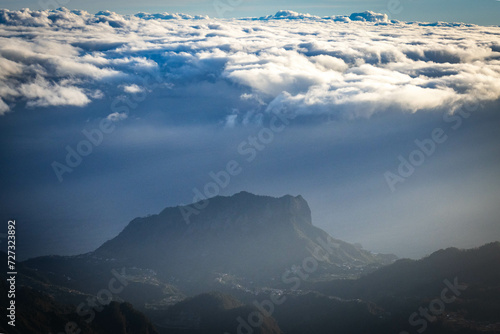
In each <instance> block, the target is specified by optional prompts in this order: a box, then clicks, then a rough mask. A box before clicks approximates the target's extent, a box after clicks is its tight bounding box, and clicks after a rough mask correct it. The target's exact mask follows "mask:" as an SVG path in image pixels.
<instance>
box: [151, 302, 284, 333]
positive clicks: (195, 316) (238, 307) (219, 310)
mask: <svg viewBox="0 0 500 334" xmlns="http://www.w3.org/2000/svg"><path fill="white" fill-rule="evenodd" d="M258 312H259V310H258V309H257V308H256V307H255V306H250V305H245V304H243V303H241V302H240V301H238V300H237V299H235V298H234V297H232V296H230V295H227V294H223V293H220V292H209V293H203V294H200V295H197V296H195V297H192V298H188V299H186V300H184V301H182V302H179V303H178V304H176V305H174V306H172V307H171V308H169V309H168V310H167V311H159V312H149V315H150V317H151V319H152V320H153V321H154V322H155V324H156V325H157V326H158V328H160V329H162V330H163V331H164V332H165V333H172V334H175V333H184V334H188V333H189V334H196V333H203V334H223V333H237V332H238V328H239V327H240V326H241V327H240V330H242V331H243V332H246V330H243V329H242V328H243V327H247V329H250V330H251V331H252V332H253V333H255V334H280V333H282V331H281V329H280V328H279V327H278V325H277V324H276V321H275V320H274V318H272V317H265V316H263V317H262V318H261V319H262V323H260V324H259V326H255V327H254V326H251V325H249V324H248V321H247V319H248V317H249V315H250V314H252V313H254V314H258Z"/></svg>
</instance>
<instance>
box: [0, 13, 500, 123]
mask: <svg viewBox="0 0 500 334" xmlns="http://www.w3.org/2000/svg"><path fill="white" fill-rule="evenodd" d="M499 37H500V27H481V26H475V25H465V24H450V23H434V24H430V23H405V22H398V21H389V20H388V18H387V16H385V15H383V14H377V13H373V12H365V13H354V14H352V15H350V16H336V17H324V18H320V17H317V16H312V15H308V14H299V13H295V12H292V11H280V12H278V13H276V14H275V15H270V16H266V17H262V18H259V19H242V20H235V19H231V20H223V19H209V18H207V17H201V16H198V17H193V16H189V15H183V14H168V13H163V14H147V13H139V14H136V15H135V16H122V15H119V14H116V13H113V12H109V11H103V12H99V13H97V14H95V15H91V14H89V13H87V12H85V11H70V10H67V9H59V10H53V11H49V10H47V11H30V10H28V9H25V10H21V11H9V10H0V81H1V82H2V84H1V86H0V114H4V113H6V112H8V111H10V110H12V109H13V108H14V107H15V106H16V105H26V106H27V107H50V106H64V105H68V106H85V105H88V104H90V103H91V102H92V101H95V100H98V99H102V98H105V97H106V98H110V99H113V98H120V97H121V96H125V95H127V94H140V93H144V92H146V93H147V92H148V91H150V90H151V87H148V85H147V84H145V78H156V82H159V83H161V84H160V85H156V86H155V89H166V90H175V89H185V88H186V87H189V86H190V85H192V84H194V83H197V84H199V83H200V82H207V83H209V84H210V83H215V82H221V81H223V82H226V83H228V84H229V85H231V86H233V87H236V88H238V89H239V91H240V92H241V100H244V101H246V102H248V103H247V104H245V105H246V106H247V107H246V108H247V109H248V110H239V111H238V114H237V115H236V114H235V113H234V112H228V114H227V115H225V116H224V117H223V118H222V119H226V120H227V121H228V122H229V123H230V124H229V125H230V126H234V124H236V123H238V122H243V121H244V120H248V114H249V113H254V112H256V111H258V112H263V111H267V112H269V111H275V112H279V111H282V110H288V111H293V112H296V113H299V114H309V115H317V114H327V115H333V116H334V117H340V118H356V117H367V116H370V115H371V114H373V113H377V112H383V111H395V110H397V111H403V112H418V111H421V110H436V109H437V110H445V111H450V112H452V111H453V110H455V109H456V108H458V107H460V106H461V105H462V104H464V103H481V102H484V101H492V100H497V99H498V98H499V97H500V42H499V40H500V39H499ZM193 94H196V92H194V93H193ZM250 102H251V103H250ZM248 106H251V107H248ZM250 109H251V110H250ZM124 117H126V115H123V116H121V117H120V119H123V118H124ZM115 118H116V117H115Z"/></svg>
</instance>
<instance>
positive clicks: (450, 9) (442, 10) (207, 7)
mask: <svg viewBox="0 0 500 334" xmlns="http://www.w3.org/2000/svg"><path fill="white" fill-rule="evenodd" d="M221 4H222V5H229V7H227V8H229V9H230V10H227V11H224V15H223V16H224V17H228V18H229V17H249V16H251V17H260V16H265V15H269V14H273V13H275V12H277V11H278V10H283V9H288V10H293V11H296V12H301V13H310V14H314V15H319V16H331V15H348V14H351V13H353V12H360V11H365V10H371V11H374V12H378V13H386V14H389V15H390V16H391V18H393V19H397V20H403V21H425V22H436V21H446V22H466V23H475V24H480V25H500V15H499V14H500V2H499V1H497V0H440V1H433V0H418V1H417V0H373V1H368V0H361V1H357V0H354V1H325V0H324V1H307V2H305V1H293V0H283V1H262V0H231V1H228V0H220V1H219V0H205V1H198V0H175V1H172V0H169V1H160V0H145V1H130V0H125V1H122V0H112V1H96V0H40V1H32V0H2V1H0V7H2V8H8V9H21V8H30V9H37V10H38V9H47V8H50V9H53V8H54V7H56V6H57V7H66V8H69V9H83V10H87V11H89V12H90V13H96V12H98V11H100V10H111V11H115V12H118V13H121V14H134V13H137V12H141V11H142V12H150V13H161V12H169V13H172V12H175V13H177V12H179V13H186V14H191V15H208V16H210V17H220V15H219V14H220V12H218V11H217V10H216V7H217V6H220V5H221ZM231 4H234V5H231ZM224 8H226V7H224Z"/></svg>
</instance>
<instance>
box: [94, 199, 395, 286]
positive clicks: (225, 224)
mask: <svg viewBox="0 0 500 334" xmlns="http://www.w3.org/2000/svg"><path fill="white" fill-rule="evenodd" d="M186 212H188V213H193V212H194V213H193V214H191V215H190V216H189V220H185V219H184V217H185V216H186ZM93 256H96V257H99V258H104V259H115V260H118V261H125V262H127V263H128V264H129V265H135V266H138V267H143V268H152V269H154V270H155V271H157V272H158V273H159V275H160V276H162V277H165V278H167V277H174V278H178V279H181V280H187V281H192V282H200V281H207V280H213V279H214V277H215V278H216V277H217V275H220V274H229V275H234V276H236V277H239V278H245V279H248V280H251V281H259V282H260V281H263V282H270V281H272V280H275V281H280V280H281V278H282V276H283V274H284V273H285V272H286V271H287V270H288V269H290V268H291V267H292V266H294V265H296V266H309V267H308V268H306V270H308V271H311V273H310V275H311V276H314V277H318V278H319V277H321V276H327V277H330V278H331V277H346V276H349V275H353V274H356V275H359V273H361V272H363V270H367V266H372V267H379V266H381V265H383V264H387V263H390V262H392V261H393V260H394V259H395V257H394V256H383V255H375V254H372V253H370V252H368V251H365V250H362V249H360V248H359V247H356V246H353V245H351V244H348V243H346V242H343V241H341V240H337V239H334V238H332V237H331V236H330V235H328V233H326V232H325V231H323V230H321V229H319V228H317V227H315V226H313V225H312V222H311V210H310V208H309V205H308V204H307V202H306V201H305V200H304V199H303V198H302V197H301V196H296V197H294V196H290V195H286V196H283V197H280V198H273V197H269V196H257V195H253V194H250V193H248V192H240V193H238V194H235V195H233V196H230V197H223V196H218V197H215V198H211V199H209V200H206V201H201V202H198V203H194V204H192V205H190V206H182V207H171V208H166V209H165V210H163V211H162V212H161V213H160V214H158V215H152V216H148V217H144V218H136V219H134V220H133V221H131V222H130V223H129V224H128V226H127V227H126V228H125V229H124V230H123V231H122V232H121V233H120V234H119V235H118V236H117V237H115V238H114V239H112V240H109V241H107V242H106V243H104V244H103V245H102V246H101V247H99V248H98V249H97V250H96V251H95V252H94V253H93Z"/></svg>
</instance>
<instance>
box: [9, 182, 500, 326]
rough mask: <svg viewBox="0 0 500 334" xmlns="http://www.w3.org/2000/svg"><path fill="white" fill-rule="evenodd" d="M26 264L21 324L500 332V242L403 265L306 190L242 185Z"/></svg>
mask: <svg viewBox="0 0 500 334" xmlns="http://www.w3.org/2000/svg"><path fill="white" fill-rule="evenodd" d="M193 207H197V208H198V209H197V210H198V213H197V214H195V215H192V216H191V217H190V220H189V223H187V222H186V221H185V220H184V218H183V214H182V212H185V210H188V209H190V208H193ZM4 257H5V258H6V254H5V253H2V258H4ZM5 261H6V259H5ZM17 268H18V278H17V284H18V287H19V289H18V299H17V301H18V305H19V308H18V310H19V311H18V324H19V326H18V327H16V330H17V331H8V332H9V333H11V332H12V333H41V332H44V333H49V332H52V333H59V332H63V331H64V326H65V325H67V324H68V323H70V322H71V323H74V324H76V325H77V326H78V328H80V329H82V332H84V333H119V334H122V333H123V334H129V333H130V334H132V333H140V334H153V333H159V334H164V333H169V334H180V333H183V334H201V333H203V334H212V333H214V334H216V333H217V334H221V333H231V334H232V333H256V334H257V333H260V334H280V333H286V334H303V333H315V334H323V333H324V334H327V333H332V332H337V333H353V334H362V333H373V334H382V333H384V334H387V333H400V332H402V331H403V332H408V333H420V330H422V332H423V331H424V330H425V332H426V333H432V334H434V333H435V334H437V333H439V334H442V333H499V332H500V303H499V302H498V301H499V300H500V243H499V242H496V243H492V244H488V245H484V246H483V247H480V248H477V249H471V250H458V249H455V248H450V249H446V250H440V251H437V252H435V253H433V254H431V255H430V256H428V257H426V258H424V259H422V260H418V261H414V260H407V259H402V260H396V257H395V256H393V255H380V254H373V253H371V252H369V251H366V250H363V249H361V248H360V247H356V246H354V245H351V244H349V243H346V242H343V241H340V240H337V239H334V238H332V237H331V236H329V235H328V234H327V233H326V232H325V231H323V230H321V229H319V228H317V227H314V226H313V225H312V222H311V211H310V209H309V206H308V204H307V202H306V201H305V200H304V199H303V198H302V197H301V196H296V197H294V196H283V197H281V198H273V197H267V196H256V195H253V194H250V193H247V192H241V193H238V194H235V195H233V196H230V197H222V196H219V197H215V198H212V199H210V200H209V201H208V202H200V203H195V204H193V206H190V207H186V206H184V207H174V208H167V209H165V210H163V211H162V212H161V213H160V214H158V215H153V216H149V217H144V218H137V219H134V220H133V221H132V222H130V224H129V225H128V226H127V227H126V228H125V229H124V230H123V231H122V232H121V233H120V234H119V235H118V236H117V237H116V238H114V239H112V240H110V241H108V242H106V243H105V244H103V245H102V246H101V247H99V248H98V249H97V250H96V251H94V252H91V253H88V254H82V255H79V256H64V257H63V256H45V257H39V258H34V259H30V260H27V261H24V262H21V263H18V264H17ZM2 275H4V274H0V276H1V277H0V278H2V281H3V282H5V277H3V276H2ZM5 289H6V284H5V283H2V284H1V286H0V293H2V294H3V293H4V292H5V291H4V290H5ZM2 291H3V292H2ZM21 305H22V306H21ZM425 312H427V313H425ZM429 312H431V313H429ZM7 326H8V325H7V324H6V319H2V320H1V322H0V329H3V330H5V329H9V328H8V327H7Z"/></svg>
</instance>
